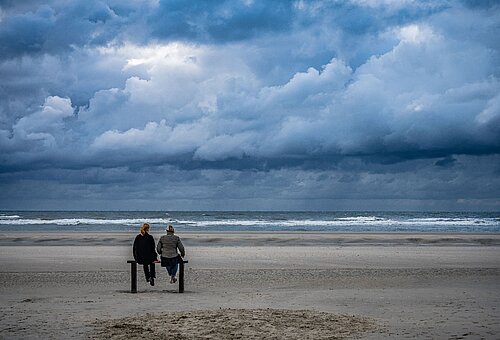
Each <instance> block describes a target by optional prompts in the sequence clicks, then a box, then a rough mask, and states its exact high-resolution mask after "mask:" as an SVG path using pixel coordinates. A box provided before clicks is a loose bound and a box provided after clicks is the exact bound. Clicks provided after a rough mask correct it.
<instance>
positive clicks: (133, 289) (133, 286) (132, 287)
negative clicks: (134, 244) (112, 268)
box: [130, 262, 137, 293]
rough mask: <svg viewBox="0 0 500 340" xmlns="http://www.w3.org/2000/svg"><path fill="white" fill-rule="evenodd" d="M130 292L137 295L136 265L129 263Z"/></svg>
mask: <svg viewBox="0 0 500 340" xmlns="http://www.w3.org/2000/svg"><path fill="white" fill-rule="evenodd" d="M130 278H131V281H130V292H131V293H137V263H136V262H131V263H130Z"/></svg>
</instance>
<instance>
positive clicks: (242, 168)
mask: <svg viewBox="0 0 500 340" xmlns="http://www.w3.org/2000/svg"><path fill="white" fill-rule="evenodd" d="M499 23H500V5H499V4H498V3H497V2H496V1H472V0H471V1H459V0H456V1H454V0H448V1H446V0H443V1H416V0H415V1H413V0H346V1H340V0H324V1H291V0H289V1H278V0H276V1H268V0H228V1H223V0H217V1H215V0H207V1H180V0H169V1H163V0H130V1H124V0H102V1H98V0H74V1H64V0H52V1H50V0H49V1H42V0H40V1H38V0H24V1H16V0H0V192H1V193H2V194H1V195H0V209H4V210H9V209H78V210H80V209H82V210H86V209H98V210H102V209H111V210H115V209H128V210H179V209H189V210H191V209H196V210H212V209H216V210H235V209H237V210H458V211H461V210H490V211H491V210H493V211H498V210H500V54H499V53H500V39H499V38H498V37H499V36H500V25H499Z"/></svg>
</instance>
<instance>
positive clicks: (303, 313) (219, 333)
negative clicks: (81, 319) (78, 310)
mask: <svg viewBox="0 0 500 340" xmlns="http://www.w3.org/2000/svg"><path fill="white" fill-rule="evenodd" d="M95 326H96V333H94V334H92V335H91V336H90V337H91V338H94V339H144V338H150V339H167V338H168V339H290V340H294V339H320V340H321V339H344V338H346V337H352V336H360V335H361V334H363V333H366V332H370V331H375V330H376V329H377V327H376V325H375V323H374V322H373V321H372V320H371V319H369V318H366V317H360V316H355V315H346V314H333V313H326V312H318V311H312V310H289V309H270V308H267V309H220V310H196V311H187V312H175V313H162V314H146V315H143V316H135V317H125V318H118V319H111V320H106V321H98V322H96V323H95Z"/></svg>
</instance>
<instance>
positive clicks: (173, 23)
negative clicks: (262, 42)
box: [149, 0, 294, 42]
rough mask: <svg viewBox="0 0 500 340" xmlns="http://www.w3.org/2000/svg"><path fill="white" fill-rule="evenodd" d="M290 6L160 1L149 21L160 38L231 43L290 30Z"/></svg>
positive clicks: (283, 0) (213, 0) (283, 3)
mask: <svg viewBox="0 0 500 340" xmlns="http://www.w3.org/2000/svg"><path fill="white" fill-rule="evenodd" d="M293 6H294V2H293V1H287V0H279V1H262V0H257V1H252V0H248V1H217V0H210V1H182V0H174V1H160V5H159V7H158V9H157V10H156V11H155V14H154V15H153V16H152V17H150V18H149V20H150V23H151V26H152V28H153V34H154V36H156V37H159V38H166V39H172V40H175V39H188V40H191V39H194V40H198V41H207V40H208V41H210V40H213V41H222V42H223V41H234V40H242V39H247V38H250V37H254V36H256V35H258V34H259V33H270V32H280V31H284V30H287V29H289V28H290V25H291V24H292V22H293V19H294V11H293Z"/></svg>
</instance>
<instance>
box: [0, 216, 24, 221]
mask: <svg viewBox="0 0 500 340" xmlns="http://www.w3.org/2000/svg"><path fill="white" fill-rule="evenodd" d="M20 217H21V216H19V215H0V220H15V219H17V218H20Z"/></svg>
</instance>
